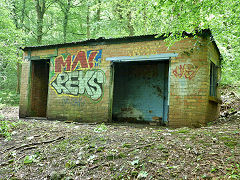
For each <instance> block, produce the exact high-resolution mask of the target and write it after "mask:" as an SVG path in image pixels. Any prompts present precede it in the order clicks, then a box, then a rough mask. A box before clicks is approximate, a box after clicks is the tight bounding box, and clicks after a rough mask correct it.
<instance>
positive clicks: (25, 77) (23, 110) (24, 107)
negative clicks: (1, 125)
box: [19, 61, 30, 117]
mask: <svg viewBox="0 0 240 180" xmlns="http://www.w3.org/2000/svg"><path fill="white" fill-rule="evenodd" d="M29 71H30V62H28V61H27V62H26V61H25V62H23V63H22V73H21V88H20V94H21V96H20V102H19V117H26V116H28V88H29V86H28V83H29Z"/></svg>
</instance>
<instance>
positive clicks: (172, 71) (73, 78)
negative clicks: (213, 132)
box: [20, 37, 219, 127]
mask: <svg viewBox="0 0 240 180" xmlns="http://www.w3.org/2000/svg"><path fill="white" fill-rule="evenodd" d="M54 53H55V57H52V58H51V59H50V70H49V87H48V100H47V114H46V116H47V118H48V119H60V120H75V121H80V122H83V121H85V122H107V121H110V120H111V109H112V107H111V106H112V96H113V93H112V88H113V87H112V85H113V83H112V82H111V81H112V74H111V65H110V61H106V58H108V57H119V56H132V57H134V56H145V55H146V56H147V55H155V54H161V53H178V56H177V57H173V58H171V60H170V63H169V92H168V93H169V112H168V121H169V126H172V127H180V126H194V127H197V126H199V125H204V124H206V123H207V122H208V121H209V120H213V119H214V118H215V117H217V115H218V113H217V108H218V104H217V103H214V102H210V101H209V84H210V80H209V76H210V70H209V69H210V68H209V66H210V59H214V61H216V62H218V60H219V54H218V52H217V50H216V47H215V46H214V45H213V44H212V42H210V41H209V40H207V39H203V38H201V37H198V38H190V37H189V38H185V39H183V40H181V41H179V42H177V43H175V44H174V45H173V46H171V47H167V46H166V43H165V42H164V41H163V40H153V41H144V42H130V43H118V44H107V45H94V46H72V47H59V48H58V49H57V51H56V50H55V49H54V48H49V49H42V50H41V48H39V49H38V50H32V52H31V55H32V56H39V57H40V56H41V57H45V55H46V54H54ZM56 53H57V54H56ZM29 71H30V63H29V62H28V63H24V64H23V70H22V87H21V100H20V116H21V117H23V116H25V115H27V109H28V103H29V102H28V101H29V100H28V98H27V97H28V88H29V84H28V79H29ZM213 112H214V113H213ZM215 112H216V113H215Z"/></svg>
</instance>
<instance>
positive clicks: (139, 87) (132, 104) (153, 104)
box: [112, 60, 169, 124]
mask: <svg viewBox="0 0 240 180" xmlns="http://www.w3.org/2000/svg"><path fill="white" fill-rule="evenodd" d="M113 68H114V90H113V106H112V118H113V121H126V122H141V123H148V122H156V123H158V124H164V123H166V121H167V118H168V117H167V114H168V68H169V61H168V60H167V61H143V62H140V61H137V62H114V63H113Z"/></svg>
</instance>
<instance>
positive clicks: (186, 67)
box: [173, 64, 200, 80]
mask: <svg viewBox="0 0 240 180" xmlns="http://www.w3.org/2000/svg"><path fill="white" fill-rule="evenodd" d="M199 68H200V67H197V66H194V65H193V64H183V65H178V66H176V68H175V69H174V70H173V74H174V76H175V77H177V78H182V77H185V78H186V79H189V80H191V79H192V78H193V77H194V76H195V75H196V73H197V72H198V70H199Z"/></svg>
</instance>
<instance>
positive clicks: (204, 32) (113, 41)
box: [20, 29, 221, 56]
mask: <svg viewBox="0 0 240 180" xmlns="http://www.w3.org/2000/svg"><path fill="white" fill-rule="evenodd" d="M170 35H171V33H170V34H168V35H166V34H163V35H161V36H159V35H158V34H152V35H140V36H126V37H119V38H106V39H105V38H103V37H100V38H98V39H89V40H84V41H76V42H68V43H59V44H49V45H40V46H27V47H20V49H21V50H23V51H31V50H42V49H49V48H61V47H67V46H70V47H71V46H78V45H82V46H96V45H108V44H120V43H131V42H142V41H153V40H164V39H166V38H167V37H169V36H170ZM195 35H197V36H200V37H203V38H206V37H210V39H211V41H212V42H213V44H214V46H215V47H216V49H217V51H218V53H219V55H220V56H221V53H220V51H219V49H218V47H217V44H216V42H215V40H214V38H213V36H212V33H211V30H210V29H203V30H200V31H195V33H194V34H192V33H188V32H185V31H184V32H183V33H182V37H186V36H187V37H194V36H195ZM157 36H158V37H157Z"/></svg>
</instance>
